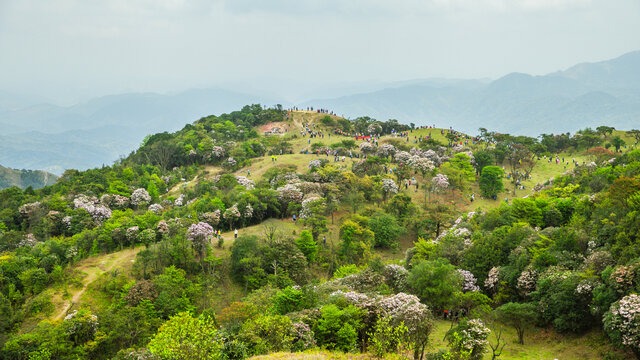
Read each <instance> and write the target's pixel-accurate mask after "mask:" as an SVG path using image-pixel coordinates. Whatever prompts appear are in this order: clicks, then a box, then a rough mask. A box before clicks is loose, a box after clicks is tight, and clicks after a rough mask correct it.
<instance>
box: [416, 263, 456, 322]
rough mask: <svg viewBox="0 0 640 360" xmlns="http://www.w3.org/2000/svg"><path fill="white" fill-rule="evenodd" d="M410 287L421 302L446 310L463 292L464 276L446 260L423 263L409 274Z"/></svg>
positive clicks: (417, 265)
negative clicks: (458, 294)
mask: <svg viewBox="0 0 640 360" xmlns="http://www.w3.org/2000/svg"><path fill="white" fill-rule="evenodd" d="M407 282H408V284H409V286H410V287H411V288H412V289H413V290H414V292H415V294H417V295H418V297H419V298H420V300H422V301H423V302H424V303H426V304H428V305H430V306H431V307H432V308H434V309H438V310H444V309H446V308H447V307H448V306H450V305H451V304H452V303H453V300H454V298H455V294H456V292H459V291H460V290H461V286H462V276H461V275H460V273H459V272H458V271H457V270H456V268H455V266H453V265H451V264H449V262H448V261H447V260H446V259H443V258H440V259H437V260H434V261H428V260H425V261H421V262H419V263H418V264H416V265H415V266H414V267H413V268H412V269H411V272H410V273H409V278H408V279H407Z"/></svg>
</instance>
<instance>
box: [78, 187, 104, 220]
mask: <svg viewBox="0 0 640 360" xmlns="http://www.w3.org/2000/svg"><path fill="white" fill-rule="evenodd" d="M73 206H74V207H75V208H76V209H85V210H87V212H88V213H89V214H90V215H91V217H92V218H93V221H95V222H96V223H98V224H100V223H102V222H103V221H104V220H107V219H109V218H111V209H109V208H108V207H107V206H105V205H102V204H98V200H97V199H96V198H95V197H93V198H89V197H88V196H86V195H83V194H80V195H78V196H76V198H75V199H74V200H73Z"/></svg>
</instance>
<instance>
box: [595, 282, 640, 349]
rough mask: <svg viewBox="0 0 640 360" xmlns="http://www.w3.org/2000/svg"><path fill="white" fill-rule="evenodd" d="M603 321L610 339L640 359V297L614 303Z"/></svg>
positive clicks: (626, 297)
mask: <svg viewBox="0 0 640 360" xmlns="http://www.w3.org/2000/svg"><path fill="white" fill-rule="evenodd" d="M602 321H603V323H604V330H605V331H606V332H607V334H608V335H609V337H610V338H611V339H612V340H613V341H614V342H616V343H618V344H622V345H624V346H627V347H629V349H631V351H633V353H634V355H635V356H636V358H637V359H640V295H636V294H631V295H627V296H625V297H623V298H622V299H620V300H618V301H616V302H615V303H613V304H612V305H611V307H610V308H609V311H608V312H607V313H606V314H605V315H604V318H603V320H602Z"/></svg>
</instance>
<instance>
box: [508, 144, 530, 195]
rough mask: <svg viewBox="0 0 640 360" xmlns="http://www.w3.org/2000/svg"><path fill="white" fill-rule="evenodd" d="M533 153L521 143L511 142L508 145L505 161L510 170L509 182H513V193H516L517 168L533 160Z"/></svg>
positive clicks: (525, 165) (518, 178)
mask: <svg viewBox="0 0 640 360" xmlns="http://www.w3.org/2000/svg"><path fill="white" fill-rule="evenodd" d="M534 157H535V154H533V153H532V152H531V151H529V149H527V148H526V147H525V146H524V145H522V144H516V143H513V144H511V145H509V152H508V153H507V162H508V164H509V169H510V170H511V183H512V184H513V193H514V194H515V193H516V187H517V186H518V181H519V180H520V176H517V173H518V170H519V169H521V168H523V167H528V165H531V162H533V161H534Z"/></svg>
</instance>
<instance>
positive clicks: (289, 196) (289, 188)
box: [276, 184, 303, 206]
mask: <svg viewBox="0 0 640 360" xmlns="http://www.w3.org/2000/svg"><path fill="white" fill-rule="evenodd" d="M276 192H277V193H278V200H280V202H281V203H283V205H285V206H286V205H288V204H289V203H290V202H294V203H297V204H300V203H302V197H303V194H302V191H300V190H299V189H298V187H297V186H295V185H293V184H287V185H285V186H282V187H279V188H278V189H277V190H276Z"/></svg>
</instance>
